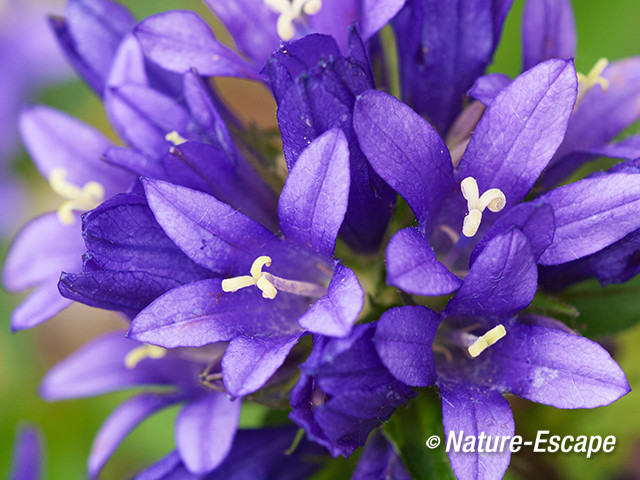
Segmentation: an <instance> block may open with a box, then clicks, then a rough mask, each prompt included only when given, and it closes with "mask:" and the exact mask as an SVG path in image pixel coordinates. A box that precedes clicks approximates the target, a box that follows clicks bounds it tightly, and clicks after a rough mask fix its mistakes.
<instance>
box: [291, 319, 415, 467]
mask: <svg viewBox="0 0 640 480" xmlns="http://www.w3.org/2000/svg"><path fill="white" fill-rule="evenodd" d="M374 332H375V324H365V325H357V326H356V327H354V328H353V330H352V332H351V334H350V335H349V336H348V337H346V338H339V339H338V338H329V337H323V336H321V337H318V338H316V342H315V345H314V347H313V350H312V351H311V355H309V358H308V359H307V360H306V361H305V362H304V363H303V364H302V365H300V370H301V372H302V373H301V375H300V380H299V381H298V383H297V385H296V386H295V388H294V389H293V391H292V392H291V406H292V407H293V411H292V412H291V413H290V414H289V417H290V418H291V419H292V420H293V421H294V422H296V423H297V424H298V425H300V426H301V427H302V428H304V429H305V430H306V431H307V434H308V436H309V438H310V439H312V440H314V441H316V442H318V443H319V444H321V445H323V446H325V447H327V448H328V449H329V451H330V452H331V454H332V455H333V456H338V455H344V456H345V457H347V456H349V455H351V454H352V453H353V452H354V450H355V449H356V448H358V447H360V446H363V445H364V444H365V442H366V441H367V437H368V436H369V433H371V431H372V430H373V429H374V428H375V427H376V426H378V425H379V424H380V423H381V422H384V421H385V420H387V419H388V418H389V417H390V416H391V414H392V413H393V411H394V410H395V408H396V407H398V406H400V405H401V404H403V403H404V402H406V401H407V400H408V399H409V398H411V397H412V396H414V393H413V391H412V390H411V389H410V388H409V387H407V386H406V385H405V384H403V383H401V382H398V381H397V380H396V379H394V378H393V376H392V375H391V374H390V373H389V371H388V370H387V369H386V368H385V366H384V365H383V364H382V362H381V361H380V357H379V356H378V353H377V352H376V348H375V345H374V343H373V335H374ZM363 468H364V467H363Z"/></svg>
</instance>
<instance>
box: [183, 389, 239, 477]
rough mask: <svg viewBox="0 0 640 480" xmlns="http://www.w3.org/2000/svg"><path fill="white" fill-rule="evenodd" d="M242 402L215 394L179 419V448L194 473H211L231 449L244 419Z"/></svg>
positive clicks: (197, 402) (195, 403) (194, 403)
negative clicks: (241, 410)
mask: <svg viewBox="0 0 640 480" xmlns="http://www.w3.org/2000/svg"><path fill="white" fill-rule="evenodd" d="M241 407H242V402H241V401H240V400H235V401H231V400H229V398H228V396H227V395H226V394H225V393H219V392H211V393H208V394H206V395H202V396H201V397H200V398H199V399H197V400H195V401H192V402H190V403H188V404H187V405H185V406H184V407H183V408H182V410H181V411H180V413H179V414H178V417H177V418H176V446H177V447H178V452H180V457H181V458H182V460H183V461H184V463H185V466H186V467H187V469H188V470H189V471H190V472H193V473H208V472H210V471H211V470H213V469H215V468H216V467H217V466H218V465H220V463H222V462H223V461H224V459H225V457H226V456H227V454H228V453H229V450H230V449H231V443H232V442H233V437H234V436H235V434H236V429H237V428H238V420H239V419H240V408H241Z"/></svg>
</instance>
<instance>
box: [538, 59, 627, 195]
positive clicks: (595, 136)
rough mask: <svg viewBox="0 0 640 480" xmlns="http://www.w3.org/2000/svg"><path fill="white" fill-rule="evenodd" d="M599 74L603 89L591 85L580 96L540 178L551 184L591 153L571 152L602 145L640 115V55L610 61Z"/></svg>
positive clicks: (590, 156)
mask: <svg viewBox="0 0 640 480" xmlns="http://www.w3.org/2000/svg"><path fill="white" fill-rule="evenodd" d="M602 77H604V78H605V79H607V80H608V81H609V88H607V91H606V92H603V91H602V89H601V88H600V87H599V86H596V87H594V88H592V89H591V90H590V91H589V92H587V94H586V95H585V96H584V98H583V99H582V101H581V103H580V104H579V105H578V108H577V109H576V111H575V113H574V114H573V115H572V116H571V121H570V122H569V126H568V128H567V133H566V135H565V138H564V141H563V142H562V145H560V148H559V149H558V152H557V153H556V155H555V156H554V158H553V160H552V161H551V164H550V165H549V167H550V168H549V169H548V171H547V172H545V176H544V178H543V180H544V183H545V185H547V186H553V185H556V184H558V183H559V182H560V181H561V180H563V179H564V178H566V177H567V175H569V174H571V173H572V172H573V171H575V169H577V168H578V167H579V166H580V165H582V164H583V163H584V162H585V161H588V160H590V159H592V158H593V157H592V155H584V154H583V155H572V154H574V153H576V152H578V153H580V152H588V151H589V150H591V149H593V148H598V147H601V146H603V145H605V144H607V143H609V142H610V141H611V140H613V139H614V138H615V137H616V135H618V134H619V133H620V132H621V131H622V130H623V129H625V128H626V127H628V126H629V125H631V124H632V123H633V122H635V121H636V120H637V119H638V118H640V108H639V107H638V105H639V104H640V100H639V99H640V57H632V58H627V59H624V60H618V61H616V62H612V63H611V64H610V65H609V66H608V67H607V68H606V69H605V70H604V71H603V72H602Z"/></svg>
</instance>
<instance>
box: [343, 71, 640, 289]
mask: <svg viewBox="0 0 640 480" xmlns="http://www.w3.org/2000/svg"><path fill="white" fill-rule="evenodd" d="M575 95H576V77H575V73H574V70H573V67H572V65H571V63H569V62H567V61H562V60H549V61H546V62H544V63H542V64H540V65H538V66H536V67H534V68H533V69H531V70H529V71H528V72H525V73H524V74H522V75H520V76H519V77H518V78H516V80H514V81H513V82H512V83H511V84H510V85H509V86H508V87H507V88H506V89H504V90H503V91H502V92H501V93H500V94H499V95H498V96H497V97H496V99H495V100H494V101H493V102H492V103H491V104H490V106H489V107H488V108H487V110H486V112H485V113H484V115H483V116H482V118H481V120H480V122H479V123H478V125H477V127H476V129H475V132H474V134H473V136H472V137H471V141H470V142H469V145H468V146H467V148H466V150H465V152H464V155H463V156H462V158H461V160H460V161H459V163H456V164H454V165H452V162H451V158H450V156H449V152H448V149H447V147H446V145H445V144H444V142H443V141H442V140H441V139H440V137H439V136H438V135H437V134H436V133H435V131H434V130H433V129H432V128H431V126H430V125H429V124H428V123H427V122H426V121H425V120H423V119H422V118H421V117H419V116H418V115H417V114H416V113H415V112H413V111H412V110H411V109H409V108H408V107H407V106H406V105H404V104H402V103H401V102H399V101H398V100H395V99H394V98H392V97H390V96H388V95H386V94H384V93H381V92H375V91H370V92H366V93H365V94H363V95H362V96H361V98H360V99H359V100H358V102H357V104H356V110H355V127H356V132H357V134H358V139H359V141H360V145H361V146H362V148H363V151H364V152H365V154H366V155H367V158H368V159H369V161H370V162H371V164H372V166H373V168H374V169H375V170H376V171H377V172H378V174H380V176H381V177H382V178H383V179H385V180H386V181H387V182H388V183H389V184H390V185H391V186H392V187H393V188H395V189H396V191H398V192H399V193H400V195H402V196H403V197H404V198H405V200H407V202H408V203H409V206H410V207H411V208H412V210H413V211H414V213H415V215H416V218H417V219H418V222H419V226H418V228H409V229H404V230H401V231H400V232H398V233H397V234H396V235H395V236H394V237H393V238H392V239H391V241H390V243H389V245H388V247H387V269H388V282H389V283H391V284H392V285H394V286H397V287H399V288H402V289H403V290H405V291H407V292H409V293H414V294H419V295H440V294H446V293H451V292H453V291H455V290H456V289H458V288H459V287H460V286H461V285H462V282H461V280H460V279H459V278H458V277H457V276H455V275H453V274H452V273H451V272H461V271H466V269H467V268H468V263H469V259H471V260H473V259H474V258H475V257H477V256H478V254H479V252H481V251H482V249H483V248H485V247H486V244H487V242H488V241H490V239H492V238H494V237H496V236H497V235H499V234H501V233H502V232H505V231H508V230H509V229H510V228H512V227H514V226H515V227H517V228H519V229H521V230H522V232H523V233H524V234H525V235H526V236H527V237H528V239H529V241H530V243H531V248H532V252H533V255H534V258H535V259H536V261H537V262H538V263H540V264H542V265H557V264H561V263H566V262H569V261H573V260H577V259H579V258H582V257H585V256H587V255H591V254H593V253H595V252H598V251H600V250H602V249H603V248H605V247H607V246H609V245H611V244H613V243H615V242H616V241H618V240H620V239H622V238H624V237H625V236H626V235H628V234H629V233H631V232H633V231H635V230H636V229H637V228H638V227H639V226H640V223H639V222H637V218H636V217H635V216H634V215H632V214H631V212H632V211H633V210H634V209H635V207H634V205H635V204H636V203H637V202H638V201H639V200H640V197H639V195H640V177H639V176H637V175H636V174H635V173H630V172H628V171H627V172H622V171H619V172H616V171H612V172H609V173H607V174H604V175H600V176H594V177H590V178H586V179H584V180H581V181H578V182H575V183H573V184H570V185H567V186H564V187H561V188H557V189H555V190H552V191H550V192H549V193H546V194H544V195H542V196H541V197H539V198H537V199H536V200H534V201H531V202H526V203H521V202H522V200H523V199H524V198H525V196H526V195H527V194H528V193H529V192H530V190H531V188H532V187H533V185H534V183H535V181H536V180H537V178H538V177H539V175H540V174H541V172H542V171H543V170H544V168H545V167H546V166H547V164H548V162H549V161H550V160H551V158H552V157H553V155H554V153H555V152H556V149H557V148H558V146H559V145H560V143H561V142H562V140H563V138H564V134H565V130H566V127H567V124H568V121H569V118H570V116H571V112H572V109H573V105H574V101H575ZM390 112H392V113H393V114H390ZM542 132H544V134H543V133H542ZM594 192H607V194H606V195H598V194H594ZM460 233H462V235H461V234H460ZM474 248H475V250H474ZM436 254H438V255H439V257H438V258H440V260H438V259H437V257H436ZM445 265H446V266H445ZM447 267H448V269H447Z"/></svg>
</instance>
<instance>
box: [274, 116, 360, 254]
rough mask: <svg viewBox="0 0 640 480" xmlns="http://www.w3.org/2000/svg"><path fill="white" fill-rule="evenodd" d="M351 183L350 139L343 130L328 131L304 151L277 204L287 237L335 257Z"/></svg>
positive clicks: (281, 223) (282, 226)
mask: <svg viewBox="0 0 640 480" xmlns="http://www.w3.org/2000/svg"><path fill="white" fill-rule="evenodd" d="M349 183H350V172H349V145H348V144H347V139H346V137H345V136H344V134H343V133H342V131H341V130H338V129H333V130H329V131H327V132H326V133H324V134H323V135H321V136H320V137H318V138H317V139H315V140H314V141H313V142H312V143H311V144H310V145H309V146H308V147H307V148H306V149H305V150H304V151H303V152H302V154H301V155H300V157H298V160H297V161H296V164H295V165H294V166H293V169H292V170H291V172H290V173H289V176H288V177H287V181H286V183H285V186H284V188H283V190H282V193H281V194H280V200H279V203H278V215H279V217H280V227H281V229H282V233H283V234H284V236H285V237H287V238H288V239H290V240H294V241H296V242H298V243H302V244H304V245H309V246H310V247H312V248H314V249H315V250H316V251H317V252H318V253H321V254H323V255H326V256H328V257H332V256H333V250H334V249H335V243H336V237H337V236H338V231H339V230H340V226H341V225H342V221H343V220H344V214H345V212H346V211H347V200H348V196H349Z"/></svg>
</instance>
